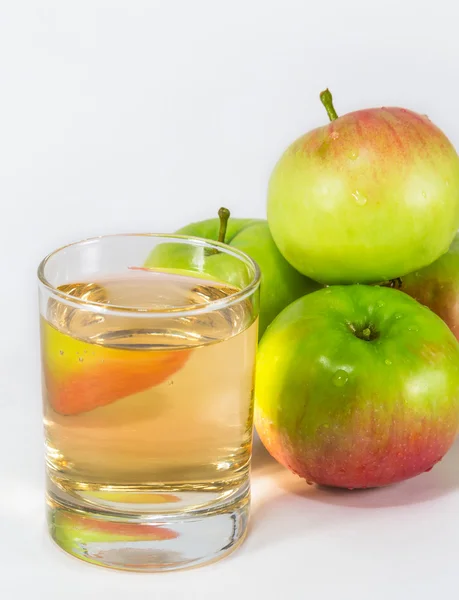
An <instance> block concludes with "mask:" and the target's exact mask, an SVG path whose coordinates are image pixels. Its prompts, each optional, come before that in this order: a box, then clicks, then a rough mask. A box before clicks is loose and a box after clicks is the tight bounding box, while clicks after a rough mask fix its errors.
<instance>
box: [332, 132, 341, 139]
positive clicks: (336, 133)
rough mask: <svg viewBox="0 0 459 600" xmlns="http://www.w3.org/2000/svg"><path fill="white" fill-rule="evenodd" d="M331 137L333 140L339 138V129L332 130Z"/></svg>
mask: <svg viewBox="0 0 459 600" xmlns="http://www.w3.org/2000/svg"><path fill="white" fill-rule="evenodd" d="M330 137H331V139H332V140H337V139H338V138H339V133H338V132H337V131H332V132H331V133H330Z"/></svg>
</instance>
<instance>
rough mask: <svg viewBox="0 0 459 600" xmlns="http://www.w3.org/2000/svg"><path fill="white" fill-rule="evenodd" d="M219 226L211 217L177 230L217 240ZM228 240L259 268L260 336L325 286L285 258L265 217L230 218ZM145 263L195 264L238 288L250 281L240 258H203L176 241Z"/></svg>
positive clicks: (158, 251) (161, 265)
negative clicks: (293, 305) (281, 315)
mask: <svg viewBox="0 0 459 600" xmlns="http://www.w3.org/2000/svg"><path fill="white" fill-rule="evenodd" d="M219 227H220V225H219V219H208V220H207V221H202V222H201V223H199V222H198V223H192V224H190V225H187V226H186V227H183V228H182V229H179V230H178V231H177V232H176V233H177V234H181V235H193V236H196V237H202V238H205V239H207V240H213V241H216V240H217V239H218V232H219ZM225 240H226V243H228V244H229V245H230V246H232V247H234V248H237V249H239V250H242V251H243V252H245V253H246V254H248V255H249V256H250V257H251V258H252V259H253V260H255V261H256V262H257V264H258V265H259V267H260V271H261V285H260V317H259V327H258V335H259V338H261V337H262V335H263V333H264V332H265V330H266V328H267V327H268V325H269V324H270V323H271V321H272V320H273V319H274V317H276V316H277V315H278V314H279V312H280V311H281V310H282V309H284V308H285V307H286V306H288V305H289V304H290V303H291V302H293V301H294V300H296V299H297V298H300V297H301V296H304V295H305V294H308V293H310V292H313V291H315V290H317V289H319V288H320V287H322V286H321V285H320V284H318V283H316V282H315V281H312V280H311V279H308V278H307V277H304V276H303V275H301V273H298V271H296V270H295V269H294V268H293V267H292V266H291V265H290V264H289V263H288V262H287V261H286V260H285V258H284V257H283V256H282V254H281V253H280V252H279V250H278V249H277V247H276V244H275V243H274V240H273V238H272V235H271V233H270V231H269V226H268V223H267V222H266V221H265V220H261V219H232V218H230V219H229V220H228V229H227V234H226V237H225ZM144 266H145V267H150V268H152V267H169V268H170V267H179V268H181V269H183V270H184V271H186V269H187V268H190V267H192V269H193V270H198V271H200V272H203V273H205V274H207V275H208V276H211V277H213V278H215V279H219V280H221V281H225V282H227V283H230V284H232V285H234V286H236V287H244V285H247V281H244V280H243V279H244V278H243V273H241V271H240V263H239V261H235V259H234V258H232V257H231V256H228V255H225V254H215V255H214V256H208V257H206V258H205V259H204V258H203V256H202V255H201V253H199V251H193V250H192V249H190V248H189V247H186V246H183V245H182V246H179V245H177V244H175V245H173V247H171V246H170V245H169V246H163V248H161V246H159V247H157V248H155V250H153V252H152V253H151V254H150V255H149V257H148V258H147V260H146V262H145V265H144ZM241 276H242V277H241Z"/></svg>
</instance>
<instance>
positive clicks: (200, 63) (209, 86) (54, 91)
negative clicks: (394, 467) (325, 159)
mask: <svg viewBox="0 0 459 600" xmlns="http://www.w3.org/2000/svg"><path fill="white" fill-rule="evenodd" d="M454 6H455V3H454V2H453V1H451V2H446V1H442V0H436V1H429V2H425V1H423V0H417V2H414V0H413V2H411V1H403V0H397V1H394V0H385V1H384V2H380V1H378V2H373V1H371V0H346V1H344V0H328V1H320V0H314V1H312V0H309V1H306V0H304V1H300V0H297V1H294V0H277V1H275V0H264V1H262V0H259V1H254V0H252V1H250V0H231V1H228V2H223V1H219V0H209V1H203V0H188V1H187V0H182V1H177V0H164V1H155V0H150V1H143V2H142V1H139V0H126V1H125V2H119V1H115V0H106V1H102V0H90V1H83V0H79V1H72V2H71V1H67V0H56V1H55V2H50V1H48V0H39V1H33V0H31V1H30V2H26V1H24V0H1V1H0V202H1V211H2V212H1V214H0V266H1V269H0V274H1V278H2V288H1V292H0V302H1V304H0V310H1V313H0V314H1V323H2V326H1V343H0V361H1V362H0V364H1V378H0V450H1V453H0V475H1V479H0V481H1V491H0V597H1V598H2V600H3V599H5V600H10V599H11V600H15V599H16V598H22V597H26V598H27V597H30V598H45V597H47V598H49V599H51V600H54V599H55V598H56V599H57V598H64V599H65V600H73V599H74V598H75V599H76V598H80V597H84V598H97V599H105V598H107V599H108V598H110V599H113V600H117V599H123V600H124V599H125V598H141V597H142V598H143V597H148V598H159V599H161V600H163V599H164V600H169V599H182V598H183V599H188V598H189V599H192V600H193V599H195V598H196V599H200V600H207V599H211V598H212V599H215V598H217V599H222V600H223V599H227V598H242V599H245V598H252V597H260V598H268V599H271V598H292V599H293V600H296V599H303V598H318V599H321V598H327V597H332V596H333V597H336V598H340V600H347V599H353V600H360V599H366V600H367V599H371V600H380V599H384V600H388V599H391V600H398V599H400V600H401V599H406V598H416V599H418V600H419V599H424V598H426V599H427V598H431V597H436V598H443V597H456V596H457V593H458V592H457V588H458V587H459V576H458V566H459V447H457V448H456V449H453V450H452V451H451V453H450V454H449V455H448V457H447V458H446V459H445V460H444V461H443V462H442V463H441V464H440V465H439V466H438V467H436V468H435V469H434V470H433V471H432V472H431V473H428V474H425V475H422V476H421V477H418V478H417V479H414V480H412V481H410V482H407V483H404V484H401V485H397V486H393V487H392V488H387V489H384V490H379V491H369V492H365V493H362V492H360V493H349V492H342V493H331V492H325V491H320V490H317V489H314V488H312V487H308V486H306V485H305V484H304V483H303V482H302V481H301V480H299V479H297V478H295V477H294V476H293V475H290V474H289V473H288V472H287V471H285V470H284V469H282V468H281V467H278V466H277V465H276V464H275V463H274V462H273V461H272V460H271V459H269V458H268V457H267V456H266V455H265V454H264V453H263V452H262V451H261V449H260V448H258V447H257V450H256V455H255V460H254V509H253V517H252V523H251V531H250V535H249V537H248V539H247V541H246V542H245V544H244V545H243V547H242V548H241V549H240V550H239V551H237V553H235V554H234V555H232V556H231V557H230V558H228V559H226V560H224V561H222V562H220V563H218V564H215V565H213V566H210V567H206V568H203V569H200V570H194V571H189V572H183V573H177V574H164V575H137V574H125V573H117V572H111V571H107V570H103V569H97V568H95V567H92V566H88V565H85V564H83V563H80V562H78V561H77V560H75V559H72V558H70V557H68V556H66V555H65V554H64V553H61V552H59V551H58V550H57V549H56V548H55V547H54V546H53V545H52V544H51V542H50V541H49V540H48V538H47V535H46V532H45V526H44V510H43V489H42V483H43V475H42V473H43V465H42V460H43V459H42V439H41V423H40V394H39V390H40V387H39V364H38V339H37V323H36V321H37V319H36V291H35V269H36V266H37V264H38V262H39V260H40V259H41V258H42V256H43V255H44V254H46V253H47V252H49V251H51V250H53V249H54V248H56V247H58V246H60V245H62V244H64V243H67V242H70V241H74V240H78V239H80V238H84V237H87V236H92V235H98V234H105V233H115V232H133V231H171V230H173V229H175V228H176V227H178V226H180V225H182V224H185V223H187V222H188V221H190V220H198V219H200V218H205V217H209V216H213V215H214V214H215V212H216V210H217V209H218V207H219V206H220V205H221V204H225V205H227V206H229V207H230V208H231V209H232V211H233V214H235V215H240V216H252V215H253V216H263V215H264V211H265V194H266V186H267V180H268V177H269V173H270V170H271V169H272V167H273V165H274V163H275V161H276V160H277V158H278V156H279V155H280V153H281V151H282V150H283V149H284V148H285V147H286V146H287V145H288V144H289V143H290V142H291V141H292V140H293V139H294V138H295V137H297V136H299V135H300V134H301V133H303V132H304V131H307V130H308V129H310V128H312V127H316V126H318V125H321V124H324V123H325V122H326V121H327V119H326V115H325V112H324V110H323V108H322V107H321V105H320V103H319V99H318V95H319V92H320V91H321V90H322V89H323V88H324V87H326V86H329V87H330V89H331V90H332V92H333V94H334V97H335V105H336V109H337V111H338V113H344V112H347V111H350V110H355V109H359V108H365V107H368V106H378V105H401V106H405V107H407V108H412V109H414V110H418V111H419V112H422V113H427V114H428V115H429V117H430V118H431V119H432V120H433V121H434V122H435V123H437V124H438V125H439V126H440V127H442V128H443V129H444V130H445V131H446V133H447V134H448V135H449V137H450V138H451V140H452V141H453V142H454V143H455V144H456V146H458V145H459V119H458V117H457V113H458V105H459V104H458V103H459V95H458V83H457V82H458V70H457V68H458V60H459V36H458V34H457V31H458V14H457V11H458V10H459V9H455V8H454Z"/></svg>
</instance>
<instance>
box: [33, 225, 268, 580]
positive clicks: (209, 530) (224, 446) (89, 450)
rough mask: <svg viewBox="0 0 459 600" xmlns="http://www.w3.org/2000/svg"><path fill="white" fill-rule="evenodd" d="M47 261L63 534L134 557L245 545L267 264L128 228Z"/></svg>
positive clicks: (53, 475) (48, 419)
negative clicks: (262, 279)
mask: <svg viewBox="0 0 459 600" xmlns="http://www.w3.org/2000/svg"><path fill="white" fill-rule="evenodd" d="M38 276H39V295H40V314H41V352H42V369H43V405H44V426H45V437H46V471H47V505H48V523H49V530H50V533H51V536H52V538H53V539H54V540H55V541H56V542H57V544H59V546H61V547H62V548H63V549H64V550H66V551H67V552H70V553H71V554H73V555H74V556H77V557H78V558H81V559H83V560H86V561H89V562H92V563H95V564H99V565H103V566H108V567H113V568H119V569H129V570H143V571H161V570H168V569H177V568H183V567H189V566H195V565H199V564H203V563H206V562H209V561H212V560H215V559H216V558H219V557H221V556H224V555H225V554H227V553H229V552H230V551H231V550H232V549H234V548H235V547H236V546H237V545H238V544H239V543H240V542H241V541H242V540H243V538H244V534H245V532H246V528H247V519H248V512H249V498H250V484H249V466H250V456H251V445H252V416H253V384H254V363H255V354H256V346H257V326H258V288H259V270H258V267H257V265H256V264H255V263H254V262H253V261H252V260H251V259H250V258H249V257H248V256H247V255H245V254H243V253H242V252H240V251H238V250H236V249H234V248H231V247H229V246H226V245H224V244H219V243H210V242H207V241H205V240H202V239H198V238H190V237H185V236H161V235H154V234H152V235H114V236H106V237H100V238H94V239H89V240H86V241H83V242H79V243H75V244H71V245H69V246H66V247H64V248H61V249H60V250H57V251H56V252H54V253H52V254H50V255H49V256H48V257H46V258H45V259H44V260H43V262H42V263H41V265H40V267H39V270H38Z"/></svg>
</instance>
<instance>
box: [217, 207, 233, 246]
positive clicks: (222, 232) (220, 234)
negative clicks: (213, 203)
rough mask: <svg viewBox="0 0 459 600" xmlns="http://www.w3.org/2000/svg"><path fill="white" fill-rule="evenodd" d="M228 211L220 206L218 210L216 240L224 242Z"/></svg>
mask: <svg viewBox="0 0 459 600" xmlns="http://www.w3.org/2000/svg"><path fill="white" fill-rule="evenodd" d="M230 215H231V213H230V211H229V210H228V209H227V208H225V207H224V206H222V207H221V208H219V210H218V218H219V219H220V229H219V231H218V240H217V241H218V242H221V243H222V244H224V243H225V236H226V229H227V227H228V219H229V218H230Z"/></svg>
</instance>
